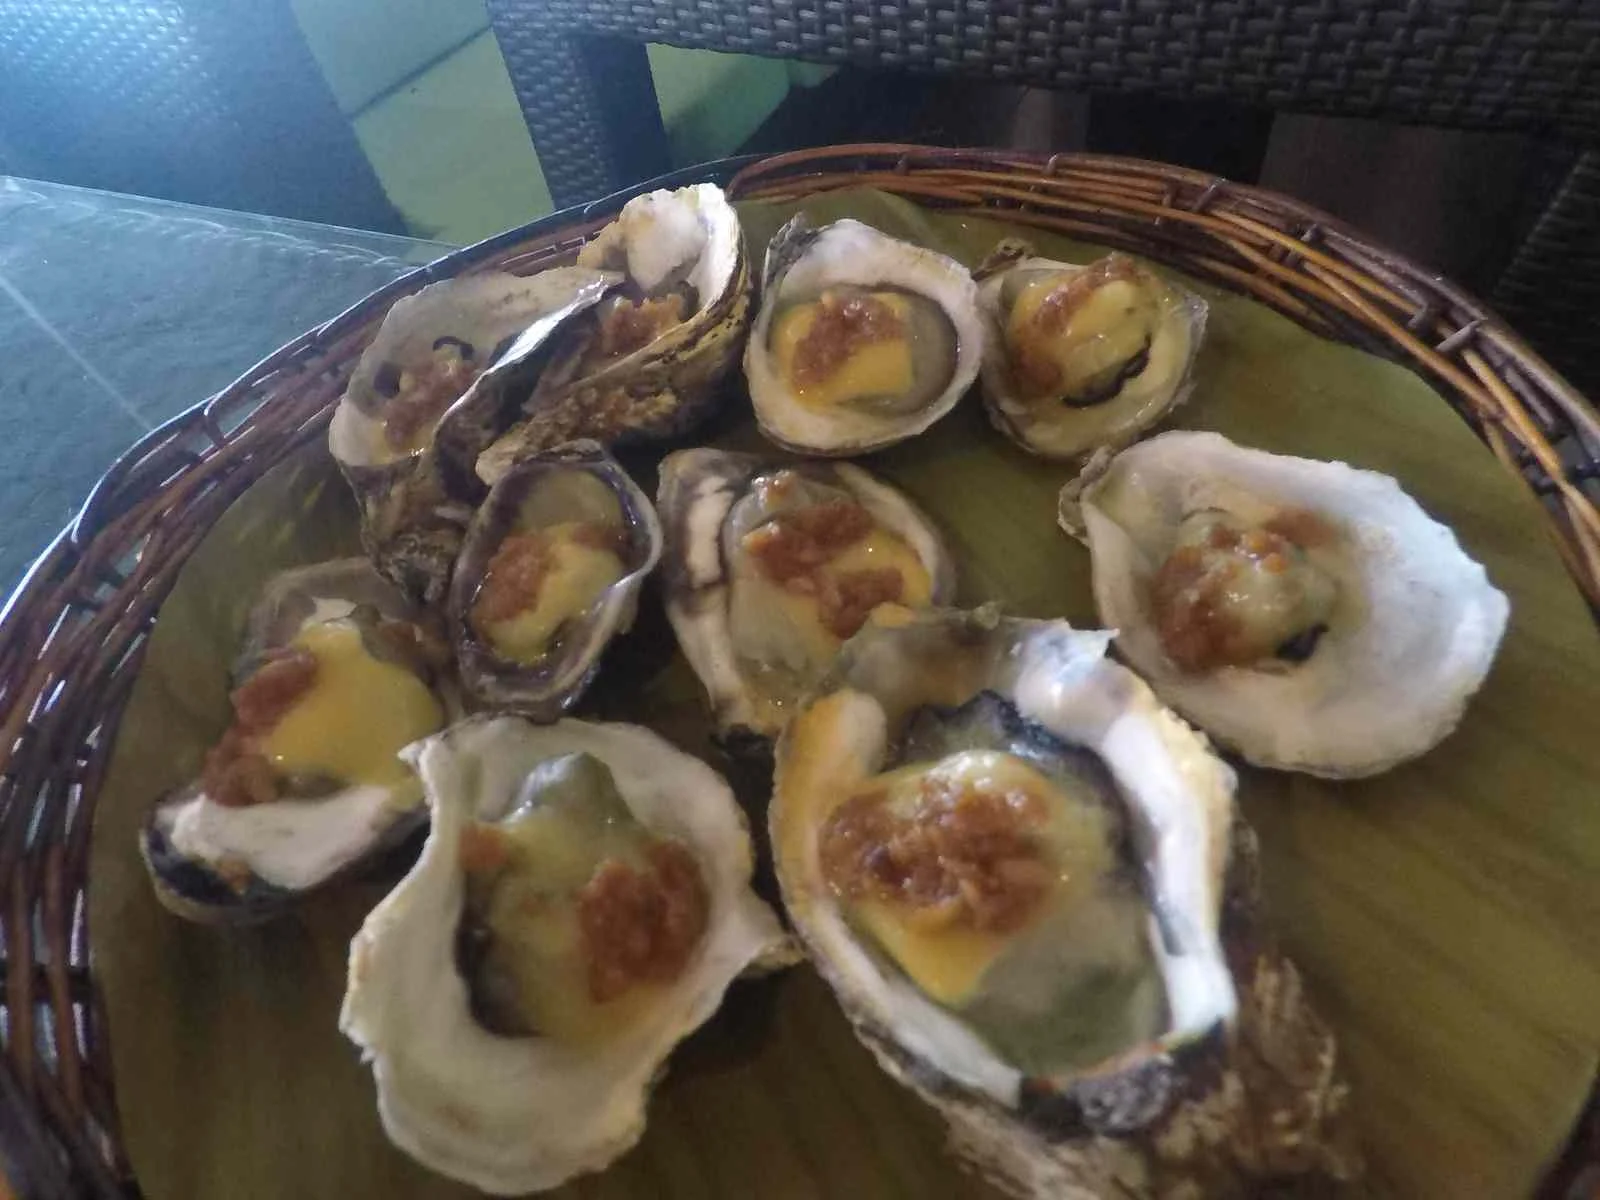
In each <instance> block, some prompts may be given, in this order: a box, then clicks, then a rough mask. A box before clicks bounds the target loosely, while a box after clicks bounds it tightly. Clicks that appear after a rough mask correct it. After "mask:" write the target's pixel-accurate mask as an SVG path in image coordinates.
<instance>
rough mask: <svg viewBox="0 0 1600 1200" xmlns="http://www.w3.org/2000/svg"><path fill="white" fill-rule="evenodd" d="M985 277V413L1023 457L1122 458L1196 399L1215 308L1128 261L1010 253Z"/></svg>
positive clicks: (1022, 248) (1006, 245) (1002, 251)
mask: <svg viewBox="0 0 1600 1200" xmlns="http://www.w3.org/2000/svg"><path fill="white" fill-rule="evenodd" d="M978 277H979V279H980V281H981V282H980V284H979V287H978V296H979V301H980V303H981V304H982V306H983V310H984V314H985V316H986V317H987V319H988V321H989V337H988V340H987V342H986V343H985V347H984V358H983V399H984V405H985V407H986V408H987V409H988V412H989V418H990V420H991V422H992V423H993V424H994V426H995V428H996V429H998V430H1000V432H1002V433H1004V434H1005V435H1006V436H1007V437H1008V438H1010V439H1011V440H1012V441H1014V442H1016V443H1017V445H1019V446H1021V447H1022V448H1023V449H1024V450H1027V451H1029V452H1030V453H1033V454H1037V455H1040V456H1041V457H1044V458H1054V459H1073V458H1082V457H1084V456H1086V455H1088V454H1089V453H1090V452H1091V451H1093V450H1095V449H1096V448H1098V447H1101V446H1109V447H1110V448H1111V449H1118V448H1120V447H1122V446H1125V445H1127V444H1128V443H1129V442H1131V441H1133V440H1134V439H1135V438H1137V437H1138V436H1139V435H1140V434H1142V433H1143V432H1144V431H1145V430H1147V429H1149V428H1150V427H1151V426H1152V425H1154V424H1156V423H1157V422H1158V421H1160V420H1161V419H1162V418H1163V417H1165V416H1166V415H1167V413H1169V412H1170V411H1171V410H1172V409H1173V408H1175V407H1176V406H1177V405H1178V404H1180V403H1182V401H1183V400H1184V398H1185V397H1187V396H1188V394H1189V392H1190V390H1191V389H1192V387H1193V378H1192V376H1193V372H1194V361H1195V356H1196V355H1197V354H1198V353H1199V350H1200V339H1201V336H1202V334H1203V333H1204V332H1205V323H1206V303H1205V301H1204V300H1201V299H1200V298H1199V297H1198V296H1194V295H1191V294H1189V293H1188V292H1186V291H1184V290H1182V289H1181V288H1179V287H1177V286H1175V285H1174V284H1171V283H1168V282H1167V281H1166V280H1164V279H1162V278H1161V277H1160V276H1158V275H1157V274H1155V273H1154V272H1153V271H1151V270H1150V269H1149V268H1147V267H1144V266H1141V265H1140V264H1138V263H1136V262H1135V261H1134V260H1133V259H1131V258H1129V257H1127V256H1126V255H1123V254H1110V255H1107V256H1106V257H1105V258H1102V259H1099V260H1097V261H1095V262H1092V263H1088V264H1086V265H1085V264H1076V263H1063V262H1055V261H1053V260H1051V259H1047V258H1037V257H1034V256H1033V253H1032V250H1031V249H1030V248H1029V247H1028V246H1027V244H1026V243H1024V242H1014V241H1013V242H1003V243H1001V245H1000V246H999V247H997V248H996V250H995V252H994V253H993V254H992V255H990V257H989V259H988V260H987V261H986V262H985V263H984V265H983V266H982V267H980V268H979V270H978Z"/></svg>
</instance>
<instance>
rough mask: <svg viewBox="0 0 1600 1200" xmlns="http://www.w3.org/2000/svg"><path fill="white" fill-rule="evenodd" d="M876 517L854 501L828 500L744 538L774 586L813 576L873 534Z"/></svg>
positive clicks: (782, 517)
mask: <svg viewBox="0 0 1600 1200" xmlns="http://www.w3.org/2000/svg"><path fill="white" fill-rule="evenodd" d="M872 524H873V522H872V516H871V514H869V513H868V512H867V510H866V509H865V508H863V507H862V506H861V505H859V504H857V503H856V502H855V501H853V500H845V499H838V500H824V501H823V502H822V503H820V504H813V505H811V506H810V507H808V508H800V509H795V510H794V511H792V512H786V513H780V514H779V515H778V516H776V517H774V518H773V519H772V520H770V521H768V522H767V523H766V524H765V525H762V526H760V527H759V528H756V529H752V530H751V531H750V532H749V533H747V534H745V535H744V549H745V551H746V552H747V553H748V554H749V555H750V556H751V557H752V558H753V559H755V561H756V563H757V565H758V566H760V568H761V570H762V572H763V573H764V574H765V575H766V576H767V578H769V579H771V580H772V581H773V582H774V583H787V582H788V581H790V580H791V579H796V578H799V577H802V576H809V575H811V574H812V573H813V572H815V571H816V569H817V568H818V567H820V566H822V565H823V564H824V563H826V562H827V561H828V560H829V559H831V558H833V557H835V556H836V555H838V554H839V553H840V552H841V551H843V550H845V549H847V548H849V547H850V546H853V545H854V544H855V543H857V542H859V541H860V540H861V539H862V538H864V537H866V536H867V534H869V533H871V532H872Z"/></svg>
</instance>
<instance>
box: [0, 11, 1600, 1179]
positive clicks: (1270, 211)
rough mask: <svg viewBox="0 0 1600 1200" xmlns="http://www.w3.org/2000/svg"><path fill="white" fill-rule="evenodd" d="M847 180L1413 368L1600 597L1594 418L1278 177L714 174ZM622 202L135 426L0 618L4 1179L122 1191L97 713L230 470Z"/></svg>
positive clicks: (1487, 327) (1001, 162) (1436, 292)
mask: <svg viewBox="0 0 1600 1200" xmlns="http://www.w3.org/2000/svg"><path fill="white" fill-rule="evenodd" d="M1144 7H1145V6H1144V5H1142V4H1134V5H1130V6H1128V8H1129V9H1130V10H1139V11H1142V10H1143V9H1144ZM1242 7H1247V6H1242ZM1548 7H1561V6H1560V5H1552V6H1548ZM715 174H716V172H715V170H714V169H708V171H707V175H708V177H710V176H714V175H715ZM855 186H872V187H879V188H882V189H884V190H887V191H892V192H897V193H899V194H901V195H904V196H906V197H908V198H911V199H913V200H916V201H918V202H921V203H924V204H930V205H937V206H941V207H949V208H956V209H963V210H972V211H975V212H982V213H983V214H985V215H988V216H995V217H999V218H1001V219H1004V220H1006V221H1010V222H1015V223H1017V224H1026V225H1035V226H1039V227H1043V228H1048V229H1052V230H1059V231H1062V232H1065V233H1069V234H1072V235H1074V236H1077V237H1082V238H1085V239H1088V240H1092V241H1097V242H1103V243H1106V244H1110V245H1115V246H1120V247H1123V248H1126V249H1129V250H1133V251H1136V252H1139V253H1142V254H1146V255H1149V256H1150V257H1153V258H1155V259H1158V260H1160V261H1163V262H1166V263H1169V264H1171V265H1173V266H1176V267H1179V268H1181V269H1183V270H1185V271H1189V272H1191V273H1193V274H1195V275H1198V276H1201V277H1203V278H1207V279H1210V280H1213V281H1215V282H1218V283H1221V284H1223V285H1225V286H1227V287H1230V288H1233V289H1235V290H1237V291H1241V292H1244V293H1247V294H1249V295H1251V296H1253V297H1255V298H1256V299H1258V300H1260V301H1262V302H1264V303H1266V304H1268V305H1270V306H1271V307H1273V308H1275V309H1277V310H1278V311H1280V312H1282V313H1284V314H1286V315H1287V316H1289V317H1291V318H1292V319H1294V320H1296V321H1298V322H1300V323H1301V324H1303V325H1305V326H1307V327H1309V328H1311V329H1313V330H1314V331H1316V332H1319V333H1322V334H1324V335H1326V336H1328V337H1331V338H1334V339H1337V340H1340V341H1344V342H1348V343H1351V344H1354V345H1357V346H1360V347H1362V348H1364V349H1368V350H1371V351H1374V352H1376V353H1379V354H1383V355H1385V356H1387V357H1390V358H1395V359H1398V360H1399V361H1401V362H1404V363H1406V364H1407V365H1410V366H1412V367H1413V368H1414V369H1416V370H1418V371H1419V372H1420V373H1422V374H1423V375H1425V376H1426V377H1428V378H1429V379H1430V381H1431V382H1433V383H1434V384H1435V386H1437V387H1438V388H1439V389H1440V391H1441V392H1442V393H1443V394H1444V395H1445V396H1446V397H1447V398H1448V399H1449V400H1450V402H1451V403H1452V404H1453V405H1454V406H1455V408H1456V410H1457V411H1458V412H1459V413H1460V414H1461V415H1462V416H1463V417H1464V418H1465V419H1466V420H1467V421H1468V422H1469V423H1471V425H1472V426H1473V428H1474V429H1475V430H1477V432H1478V433H1479V435H1480V436H1481V437H1482V438H1483V440H1484V441H1485V442H1486V443H1487V444H1488V446H1489V447H1490V449H1491V450H1492V451H1493V452H1494V454H1495V455H1496V457H1497V458H1498V459H1499V460H1500V461H1501V463H1502V464H1504V465H1505V467H1506V468H1507V469H1508V470H1510V471H1512V472H1513V473H1515V474H1516V475H1518V476H1519V477H1520V478H1522V479H1524V480H1525V481H1526V482H1527V483H1528V485H1529V486H1530V488H1532V489H1533V490H1534V491H1535V492H1536V493H1537V494H1539V495H1540V496H1541V497H1542V498H1543V499H1544V501H1545V504H1546V508H1547V510H1548V511H1549V513H1550V515H1551V518H1552V521H1551V531H1552V533H1553V534H1554V536H1555V538H1556V540H1557V543H1558V544H1559V546H1560V547H1561V551H1562V554H1563V556H1564V558H1565V560H1566V562H1567V565H1568V567H1569V568H1570V570H1571V571H1572V574H1573V577H1574V579H1575V580H1576V581H1577V583H1578V585H1579V586H1580V587H1581V588H1582V589H1583V590H1584V592H1585V594H1586V595H1587V596H1588V597H1589V599H1590V601H1591V603H1593V604H1596V605H1600V507H1597V503H1596V499H1597V492H1600V486H1597V480H1600V419H1597V417H1596V414H1595V412H1594V410H1593V409H1592V408H1591V407H1589V406H1588V405H1587V404H1586V402H1585V401H1584V400H1583V399H1582V398H1581V397H1580V396H1579V395H1577V393H1576V392H1574V391H1573V390H1572V389H1571V388H1570V387H1569V386H1568V385H1567V384H1566V383H1565V382H1563V381H1562V380H1561V379H1560V378H1559V377H1558V376H1557V375H1556V374H1555V373H1554V372H1552V371H1551V370H1550V369H1549V368H1548V367H1547V366H1546V365H1545V364H1544V363H1543V362H1542V361H1540V360H1539V359H1538V358H1537V356H1535V355H1534V354H1533V353H1532V352H1531V351H1530V350H1529V349H1528V348H1527V347H1526V345H1525V344H1524V343H1523V342H1522V341H1521V340H1520V339H1519V338H1518V337H1517V336H1516V334H1514V333H1513V332H1511V331H1510V330H1509V329H1507V328H1506V327H1505V326H1504V325H1503V324H1502V323H1501V322H1500V321H1498V320H1497V319H1496V318H1495V317H1494V316H1493V315H1492V314H1491V313H1489V312H1488V311H1486V310H1485V309H1484V308H1483V307H1482V306H1481V305H1480V304H1479V303H1478V302H1477V301H1475V300H1473V299H1472V298H1471V297H1469V296H1466V295H1464V294H1463V293H1461V292H1460V291H1458V290H1456V289H1455V288H1453V287H1452V286H1451V285H1450V284H1448V283H1447V282H1445V281H1442V280H1439V279H1437V278H1436V277H1433V276H1431V275H1429V274H1427V273H1426V272H1424V271H1422V270H1420V269H1419V268H1417V267H1415V266H1414V265H1412V264H1411V263H1409V262H1407V261H1406V260H1404V259H1401V258H1399V257H1397V256H1394V255H1392V254H1390V253H1388V252H1386V251H1384V250H1382V249H1380V248H1378V247H1375V246H1373V245H1372V244H1371V243H1370V242H1367V241H1366V240H1364V239H1363V238H1361V237H1360V236H1359V235H1358V234H1356V233H1354V232H1353V231H1351V230H1349V229H1347V228H1345V227H1343V226H1341V225H1340V224H1338V223H1337V222H1336V221H1333V220H1331V219H1330V218H1327V217H1325V216H1323V215H1322V214H1320V213H1317V212H1315V211H1313V210H1310V209H1307V208H1305V207H1303V206H1301V205H1298V204H1296V203H1294V202H1293V201H1290V200H1287V199H1285V198H1283V197H1280V196H1277V195H1274V194H1272V193H1268V192H1264V191H1260V190H1258V189H1254V188H1247V187H1239V186H1235V185H1232V184H1228V183H1225V182H1223V181H1220V180H1215V179H1212V178H1210V177H1207V176H1204V175H1200V174H1197V173H1195V172H1190V171H1184V170H1179V169H1176V168H1172V167H1166V166H1161V165H1158V164H1154V163H1145V162H1137V161H1132V160H1126V159H1111V158H1099V157H1091V156H1080V155H1059V156H1056V157H1055V158H1051V159H1049V160H1043V159H1040V158H1034V157H1029V156H1026V155H1021V154H1014V153H1009V152H996V151H948V150H932V149H921V148H912V147H905V146H866V147H860V146H858V147H839V148H833V149H827V150H816V151H806V152H801V153H797V154H792V155H784V156H779V157H777V158H772V159H767V160H763V161H761V162H758V163H754V164H751V165H748V166H746V167H745V168H744V170H743V171H741V172H740V173H739V174H738V175H737V176H736V177H735V178H734V179H733V181H732V183H731V184H730V190H731V191H732V192H733V193H734V194H735V195H736V196H739V197H743V198H752V197H758V196H762V197H785V198H791V197H800V196H804V195H807V194H811V193H814V192H818V191H824V190H829V189H833V188H839V187H855ZM620 203H621V198H613V199H612V200H610V201H607V202H605V203H604V204H602V205H596V206H594V207H593V208H592V209H590V210H587V211H585V212H583V213H581V214H576V215H575V214H572V213H567V214H558V215H557V216H556V217H554V218H550V219H548V220H546V221H542V222H539V223H536V224H535V225H532V226H529V227H526V228H525V229H522V230H517V231H513V232H511V233H508V234H505V235H503V236H501V237H499V238H496V239H493V240H492V241H490V242H486V243H483V244H482V245H480V246H476V247H473V248H471V249H468V250H464V251H461V252H460V253H458V254H455V255H452V256H450V257H448V258H446V259H443V260H441V261H440V262H438V263H435V264H434V265H433V266H431V267H428V268H425V269H423V270H420V271H417V272H415V273H413V274H411V275H409V276H407V277H405V278H404V279H401V280H399V281H397V282H396V283H394V284H392V285H390V286H389V287H387V288H384V289H383V290H381V291H379V292H377V293H375V294H374V295H372V296H370V297H368V298H367V299H366V300H364V301H362V302H361V303H360V304H359V305H357V306H356V307H354V308H352V309H351V310H350V311H348V312H346V313H345V314H343V315H342V316H340V317H338V318H336V319H334V320H333V321H331V322H329V323H328V324H327V325H325V326H323V327H321V328H319V329H315V330H313V331H311V332H309V333H308V334H306V335H305V336H304V337H302V338H301V339H299V340H298V341H296V342H294V343H291V344H290V345H288V346H285V347H283V348H282V349H281V350H279V351H277V352H276V353H274V354H273V355H271V356H270V357H268V358H267V359H265V360H264V361H263V362H261V363H260V364H258V365H257V366H256V367H255V368H253V369H252V370H251V371H250V372H248V373H247V374H246V375H245V376H244V377H243V378H241V379H240V380H238V381H237V382H235V383H234V384H232V385H230V386H229V387H228V388H227V389H225V390H224V391H222V392H221V393H219V394H218V395H217V396H215V397H213V398H212V399H211V400H209V401H207V402H206V403H205V404H203V405H201V406H199V407H197V408H195V409H192V410H190V411H189V412H187V413H185V414H183V415H181V416H179V417H178V418H176V419H175V420H173V421H172V422H170V423H169V424H167V425H166V426H164V427H162V428H161V429H158V430H156V431H155V432H154V433H152V434H151V435H150V436H148V437H147V438H145V439H144V440H143V441H142V442H140V443H139V444H138V445H137V446H135V447H134V448H133V449H132V450H130V451H129V452H128V454H127V455H125V456H124V457H123V458H122V459H121V460H120V461H119V462H118V463H117V464H116V465H115V466H114V467H113V468H112V470H111V471H110V472H109V473H108V474H107V475H106V477H105V479H104V480H102V482H101V483H100V484H99V485H98V486H97V487H96V489H95V490H94V492H93V494H92V495H91V496H90V497H89V499H88V501H87V503H86V504H85V505H84V508H83V510H82V512H81V514H80V515H79V517H78V518H77V520H76V521H75V522H74V523H73V524H72V525H71V526H70V527H69V528H68V529H66V530H65V531H64V532H63V533H62V534H61V535H60V536H59V537H58V538H57V539H56V540H55V542H54V543H52V545H51V546H50V548H49V549H48V550H47V551H46V552H45V554H44V555H43V557H41V558H40V560H39V561H38V563H37V564H36V565H35V566H34V568H33V569H32V571H31V572H30V573H29V575H28V577H27V578H26V580H25V581H24V582H23V584H22V585H21V586H20V587H19V588H18V590H17V592H16V593H15V594H14V595H13V596H12V598H11V600H10V602H9V603H8V604H7V606H6V607H5V609H4V612H3V613H0V632H3V637H0V721H3V723H4V725H3V733H0V883H3V886H4V894H3V899H0V953H3V966H4V992H3V995H0V1018H3V1019H0V1037H3V1041H4V1048H5V1055H4V1058H3V1059H0V1107H4V1108H9V1109H13V1110H16V1117H17V1120H16V1121H15V1122H13V1123H7V1122H0V1151H3V1152H4V1155H5V1157H6V1159H7V1162H6V1164H5V1165H6V1167H7V1168H8V1170H9V1171H10V1172H11V1173H12V1175H13V1177H14V1182H15V1183H17V1184H18V1186H19V1188H21V1189H23V1190H24V1191H25V1192H26V1194H30V1195H31V1194H37V1195H62V1196H66V1195H81V1194H83V1193H84V1192H86V1191H90V1192H93V1193H95V1194H99V1195H102V1196H121V1195H125V1194H127V1193H126V1188H127V1187H128V1185H129V1184H130V1183H131V1173H130V1169H129V1166H128V1163H127V1161H126V1159H125V1157H124V1155H123V1152H122V1149H121V1147H120V1144H119V1140H118V1135H117V1121H116V1110H115V1102H114V1098H113V1090H112V1071H111V1062H110V1054H109V1047H108V1044H107V1037H106V1031H105V1028H104V1022H103V1018H102V1016H101V1014H100V1010H99V1008H98V1002H97V998H96V992H95V987H94V981H93V978H92V976H91V974H90V971H89V966H90V958H91V955H90V938H89V933H90V931H89V930H88V929H87V928H86V920H85V911H86V908H85V898H84V893H85V888H86V887H87V886H88V883H89V881H88V878H87V871H88V859H89V844H90V833H91V822H92V817H93V812H94V802H95V799H96V796H97V794H98V790H99V785H100V782H101V780H102V778H103V775H104V772H105V770H106V766H107V763H108V761H109V757H110V751H111V747H112V744H113V741H114V734H115V730H116V725H117V720H118V716H119V714H120V712H121V709H122V706H123V704H124V703H125V701H126V699H127V696H128V694H129V691H130V688H131V686H132V683H133V681H134V678H135V676H136V673H137V671H138V667H139V663H140V659H141V652H142V648H143V645H144V642H145V638H146V636H147V634H148V633H149V630H150V627H151V623H152V622H153V621H154V619H155V616H156V613H157V611H158V609H159V606H160V604H161V602H162V600H163V599H164V598H165V596H166V595H167V593H168V591H169V590H170V589H171V587H172V584H173V582H174V580H175V579H176V577H177V574H178V572H179V570H180V569H181V568H182V566H183V564H184V561H185V559H186V558H187V556H188V555H189V553H190V552H191V551H192V550H193V549H194V547H195V546H196V545H197V544H198V542H199V541H200V540H201V539H202V538H203V537H204V536H205V534H206V532H207V531H208V529H209V528H210V527H211V525H212V523H213V522H214V521H215V520H216V518H217V517H218V516H219V515H220V514H221V513H222V511H223V510H224V509H225V508H226V507H227V505H228V504H229V503H230V502H231V501H232V500H234V499H235V498H236V497H237V496H238V495H239V494H240V493H241V492H243V491H244V489H246V488H247V487H249V486H250V484H251V483H252V482H254V481H255V480H256V479H257V478H259V477H260V476H261V474H262V473H263V472H264V471H266V470H267V469H268V468H269V467H271V466H272V465H273V464H274V463H276V462H278V461H280V460H281V459H282V458H283V456H284V455H286V454H288V453H290V452H291V451H292V450H294V449H295V448H297V447H299V446H301V445H303V444H305V443H307V442H309V441H311V440H313V439H315V438H317V437H319V436H320V435H321V434H322V432H323V430H324V429H325V427H326V423H327V420H328V418H329V416H330V415H331V412H332V407H333V404H334V403H335V401H336V400H337V398H338V396H339V394H340V392H341V391H342V390H343V386H344V382H345V380H346V379H347V378H348V375H349V372H350V370H351V368H352V367H353V366H354V364H355V361H356V359H357V357H358V356H359V354H360V351H361V349H362V347H363V346H364V345H365V344H366V342H367V340H368V339H369V338H370V337H371V336H372V334H373V333H374V332H375V331H376V328H377V325H378V322H379V321H380V320H381V318H382V317H383V315H384V313H385V312H386V311H387V309H388V307H389V305H390V304H391V303H392V302H393V301H394V300H395V299H396V298H398V297H399V296H401V295H403V294H406V293H409V292H412V291H415V290H417V289H418V288H420V287H422V286H424V285H425V284H427V283H430V282H433V281H435V280H437V279H440V278H444V277H448V276H452V275H458V274H462V273H465V272H470V271H477V270H483V269H486V268H490V267H498V268H502V269H510V270H514V271H519V272H531V271H535V270H538V269H541V268H543V267H546V266H550V265H554V264H556V263H558V262H561V261H563V260H565V259H567V258H569V257H570V256H571V255H572V254H573V253H574V252H575V250H576V248H577V246H578V245H579V244H581V242H582V241H583V240H584V238H586V237H587V236H589V235H590V234H592V233H593V232H594V231H595V230H596V229H598V228H599V227H600V226H601V225H602V224H603V223H604V220H605V218H606V216H607V215H608V214H609V213H610V212H612V211H614V210H615V209H616V208H617V207H618V206H619V205H620ZM105 932H107V931H101V933H102V934H104V933H105Z"/></svg>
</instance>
